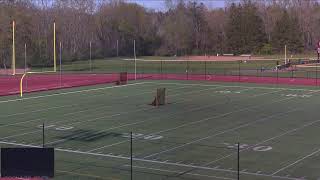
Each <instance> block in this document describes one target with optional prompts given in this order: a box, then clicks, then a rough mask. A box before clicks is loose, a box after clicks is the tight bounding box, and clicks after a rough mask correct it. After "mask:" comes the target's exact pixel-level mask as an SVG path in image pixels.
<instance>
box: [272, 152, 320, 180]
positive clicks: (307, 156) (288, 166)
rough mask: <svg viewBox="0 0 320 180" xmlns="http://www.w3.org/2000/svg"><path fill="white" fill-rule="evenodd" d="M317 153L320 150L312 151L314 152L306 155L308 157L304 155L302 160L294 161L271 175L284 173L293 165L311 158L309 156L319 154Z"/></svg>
mask: <svg viewBox="0 0 320 180" xmlns="http://www.w3.org/2000/svg"><path fill="white" fill-rule="evenodd" d="M319 152H320V149H317V150H316V151H314V152H312V153H310V154H308V155H306V156H303V157H302V158H300V159H298V160H296V161H294V162H293V163H290V164H289V165H287V166H285V167H283V168H281V169H278V170H277V171H275V172H274V173H272V175H275V174H277V173H279V172H281V171H284V170H286V169H288V168H290V167H291V166H293V165H295V164H297V163H299V162H301V161H303V160H305V159H307V158H309V157H311V156H313V155H315V154H317V153H319Z"/></svg>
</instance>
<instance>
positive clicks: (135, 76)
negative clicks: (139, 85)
mask: <svg viewBox="0 0 320 180" xmlns="http://www.w3.org/2000/svg"><path fill="white" fill-rule="evenodd" d="M133 50H134V80H137V56H136V40H133Z"/></svg>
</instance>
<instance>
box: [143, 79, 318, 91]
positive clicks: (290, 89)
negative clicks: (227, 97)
mask: <svg viewBox="0 0 320 180" xmlns="http://www.w3.org/2000/svg"><path fill="white" fill-rule="evenodd" d="M146 83H151V84H173V85H186V86H219V87H239V88H249V89H264V90H289V91H316V92H318V91H319V90H317V89H299V88H281V87H274V88H273V87H265V86H238V85H237V86H236V85H217V84H191V83H170V82H168V83H166V82H150V81H147V82H146Z"/></svg>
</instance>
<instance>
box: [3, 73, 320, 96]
mask: <svg viewBox="0 0 320 180" xmlns="http://www.w3.org/2000/svg"><path fill="white" fill-rule="evenodd" d="M137 78H138V79H145V80H194V81H203V80H206V81H216V82H243V83H258V84H283V85H305V86H317V85H318V82H317V80H316V79H311V78H310V79H307V78H277V77H255V76H223V75H203V74H138V75H137ZM20 79H21V76H0V96H7V95H14V94H19V87H20ZM128 79H129V80H133V79H134V74H128ZM118 80H119V74H118V73H114V74H63V75H62V76H61V81H60V75H59V74H54V75H43V74H33V75H30V76H26V78H25V79H24V81H23V87H24V88H23V92H24V93H26V92H37V91H46V90H54V89H64V88H71V87H81V86H89V85H97V84H106V83H114V82H116V81H118Z"/></svg>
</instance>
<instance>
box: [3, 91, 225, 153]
mask: <svg viewBox="0 0 320 180" xmlns="http://www.w3.org/2000/svg"><path fill="white" fill-rule="evenodd" d="M217 88H219V87H214V88H208V89H206V90H212V89H217ZM179 89H180V88H179ZM193 91H196V90H193ZM193 91H192V92H193ZM198 92H199V91H197V92H196V93H198ZM190 93H191V92H190V91H188V92H187V93H175V95H182V94H190ZM170 97H172V96H170ZM185 101H190V99H184V100H182V101H178V103H181V102H185ZM197 108H199V107H197ZM148 109H154V107H151V108H144V109H140V110H137V111H141V110H142V111H143V110H148ZM194 109H196V108H194ZM191 111H192V110H191ZM131 112H132V111H131ZM181 113H182V112H181ZM171 114H173V115H176V113H171ZM118 115H121V114H118ZM99 118H100V117H99ZM150 119H153V118H148V119H146V120H142V121H138V122H134V123H128V124H123V125H120V126H115V127H111V128H109V129H104V130H100V131H98V132H96V133H95V134H99V133H102V132H106V131H109V130H112V129H118V128H121V127H126V126H131V125H136V124H140V123H143V122H146V121H147V120H150ZM86 122H88V121H86ZM76 124H78V123H76ZM72 125H73V124H72ZM82 136H83V135H80V136H79V135H75V136H72V137H70V138H79V137H82ZM84 136H85V135H84ZM70 138H67V139H61V140H57V141H52V142H48V143H46V145H48V144H54V143H58V142H64V141H67V140H69V139H70ZM0 139H2V138H0ZM99 149H100V148H99Z"/></svg>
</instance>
